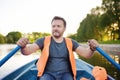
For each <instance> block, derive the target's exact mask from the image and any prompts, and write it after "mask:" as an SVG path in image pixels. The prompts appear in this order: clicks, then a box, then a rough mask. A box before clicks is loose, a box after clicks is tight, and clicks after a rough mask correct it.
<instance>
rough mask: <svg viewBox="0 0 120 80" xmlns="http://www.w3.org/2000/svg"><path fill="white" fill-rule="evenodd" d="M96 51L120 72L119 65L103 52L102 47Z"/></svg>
mask: <svg viewBox="0 0 120 80" xmlns="http://www.w3.org/2000/svg"><path fill="white" fill-rule="evenodd" d="M96 50H97V51H98V52H99V53H100V54H101V55H102V56H104V57H105V58H106V59H107V60H108V61H109V62H111V64H113V65H114V66H115V67H116V68H117V69H118V70H119V71H120V65H119V64H117V63H116V62H115V61H114V60H113V59H112V58H111V57H110V56H109V55H108V54H107V53H106V52H105V51H103V50H102V49H101V48H100V47H96Z"/></svg>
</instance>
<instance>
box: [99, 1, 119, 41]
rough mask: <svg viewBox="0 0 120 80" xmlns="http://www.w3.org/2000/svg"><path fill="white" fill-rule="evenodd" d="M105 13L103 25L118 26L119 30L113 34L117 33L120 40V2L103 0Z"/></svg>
mask: <svg viewBox="0 0 120 80" xmlns="http://www.w3.org/2000/svg"><path fill="white" fill-rule="evenodd" d="M101 8H102V9H103V11H104V14H103V16H102V17H103V19H102V23H103V24H104V25H106V26H105V27H107V26H111V25H112V24H118V25H117V27H118V29H117V30H114V29H113V31H112V32H115V31H116V32H117V33H118V35H119V37H118V39H120V0H103V1H102V7H101Z"/></svg>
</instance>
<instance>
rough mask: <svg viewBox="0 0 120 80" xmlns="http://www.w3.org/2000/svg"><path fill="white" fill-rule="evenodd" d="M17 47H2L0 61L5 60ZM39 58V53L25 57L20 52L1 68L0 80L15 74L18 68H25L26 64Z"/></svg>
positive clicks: (0, 46) (0, 47) (0, 48)
mask: <svg viewBox="0 0 120 80" xmlns="http://www.w3.org/2000/svg"><path fill="white" fill-rule="evenodd" d="M15 47H16V45H0V60H1V59H3V57H4V56H6V55H7V54H8V53H9V52H10V51H11V50H12V49H13V48H15ZM38 57H39V54H38V53H36V54H35V53H34V54H31V55H29V56H24V55H22V54H21V53H20V51H18V52H17V53H16V54H15V55H14V56H12V57H11V58H10V59H9V60H8V61H7V62H6V63H5V64H4V65H2V66H1V67H0V80H1V79H2V78H3V77H4V76H6V75H8V74H9V73H11V72H13V71H14V70H16V69H17V68H19V67H21V66H23V65H24V64H26V63H28V62H30V61H32V60H34V59H36V58H38Z"/></svg>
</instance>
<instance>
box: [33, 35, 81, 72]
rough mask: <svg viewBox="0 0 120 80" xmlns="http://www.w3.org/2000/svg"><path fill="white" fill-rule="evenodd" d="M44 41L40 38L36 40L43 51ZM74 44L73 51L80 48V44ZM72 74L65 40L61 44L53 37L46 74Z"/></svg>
mask: <svg viewBox="0 0 120 80" xmlns="http://www.w3.org/2000/svg"><path fill="white" fill-rule="evenodd" d="M44 39H45V38H40V39H38V40H36V42H35V43H36V44H37V45H38V46H39V47H40V49H41V50H42V49H43V47H44ZM72 43H73V51H75V49H76V48H77V47H78V46H79V44H78V43H77V42H76V41H75V40H72ZM58 71H62V72H70V71H71V66H70V62H69V53H68V49H67V46H66V43H65V39H64V41H63V42H61V43H57V42H56V41H55V40H54V39H53V38H52V37H51V43H50V50H49V58H48V61H47V64H46V68H45V72H58Z"/></svg>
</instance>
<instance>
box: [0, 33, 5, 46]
mask: <svg viewBox="0 0 120 80" xmlns="http://www.w3.org/2000/svg"><path fill="white" fill-rule="evenodd" d="M4 43H6V38H5V36H3V35H2V34H0V44H4Z"/></svg>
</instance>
